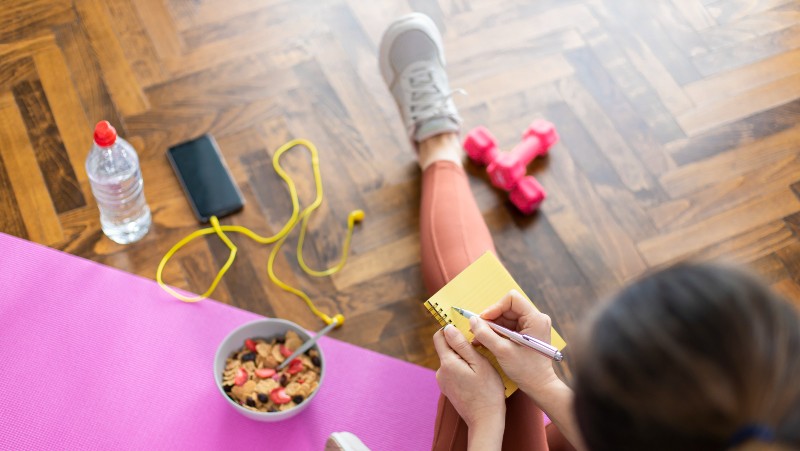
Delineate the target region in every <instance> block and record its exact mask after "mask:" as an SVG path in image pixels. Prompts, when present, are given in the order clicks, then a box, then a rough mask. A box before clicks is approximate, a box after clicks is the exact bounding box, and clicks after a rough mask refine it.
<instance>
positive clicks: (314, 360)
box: [311, 356, 322, 368]
mask: <svg viewBox="0 0 800 451" xmlns="http://www.w3.org/2000/svg"><path fill="white" fill-rule="evenodd" d="M311 363H313V364H314V366H316V367H317V368H319V367H320V366H322V361H321V360H320V359H319V357H318V356H314V357H311Z"/></svg>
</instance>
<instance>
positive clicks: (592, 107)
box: [0, 0, 800, 368]
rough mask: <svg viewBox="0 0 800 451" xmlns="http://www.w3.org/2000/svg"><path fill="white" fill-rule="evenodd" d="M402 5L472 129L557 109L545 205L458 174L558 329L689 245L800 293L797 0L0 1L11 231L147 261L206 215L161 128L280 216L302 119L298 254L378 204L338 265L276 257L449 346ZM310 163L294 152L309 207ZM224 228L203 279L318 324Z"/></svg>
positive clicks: (260, 209)
mask: <svg viewBox="0 0 800 451" xmlns="http://www.w3.org/2000/svg"><path fill="white" fill-rule="evenodd" d="M411 10H418V11H422V12H425V13H427V14H429V15H430V16H431V17H432V18H433V19H434V20H435V22H436V23H437V24H438V25H439V27H440V29H442V31H443V34H444V36H445V45H446V49H447V55H448V64H449V68H448V70H449V73H450V76H451V84H452V85H453V86H455V87H460V88H464V89H465V90H467V91H468V92H469V96H467V97H460V98H458V99H457V104H458V105H459V107H460V111H461V113H462V115H463V116H464V119H465V127H472V126H476V125H478V124H485V125H487V126H488V127H489V128H490V129H492V130H493V132H494V134H495V135H496V136H497V137H498V139H499V140H500V142H501V144H502V146H503V147H504V148H510V147H511V146H512V145H513V144H514V143H515V142H516V141H517V139H518V136H519V134H520V132H521V131H522V130H523V128H524V127H525V126H526V125H527V124H528V123H529V122H530V121H531V120H532V119H533V118H536V117H545V118H548V119H549V120H551V121H553V122H555V123H556V124H557V127H558V128H559V131H560V134H561V136H562V141H561V143H560V144H558V145H557V147H555V148H554V149H553V151H552V153H551V156H550V157H549V159H547V160H546V161H545V162H543V163H540V164H539V165H537V166H536V167H534V168H533V170H532V171H533V173H534V174H535V175H536V176H537V177H538V178H539V180H540V182H541V183H542V184H543V185H544V186H545V188H546V189H547V190H548V193H549V198H548V200H547V201H546V202H545V203H544V205H543V207H542V209H541V212H540V213H539V214H537V215H536V216H534V217H531V218H526V217H522V216H520V215H518V214H516V213H515V212H514V210H513V208H512V207H511V206H510V204H509V202H508V201H507V199H506V196H505V195H504V194H502V193H499V192H497V191H495V190H493V189H492V188H490V186H489V185H488V183H487V179H486V177H485V176H484V175H482V174H481V171H480V170H479V169H478V168H475V167H470V168H469V172H470V174H471V183H472V188H473V190H474V193H475V195H476V197H477V199H478V202H479V205H480V207H481V209H482V211H483V212H484V215H485V218H486V220H487V222H488V223H489V225H490V228H491V230H492V232H493V233H494V236H495V238H496V244H497V248H498V251H499V253H500V255H501V258H502V259H503V260H504V261H505V262H506V264H507V266H508V267H509V269H510V271H511V272H512V273H513V274H514V276H515V277H516V278H517V279H518V280H519V282H520V284H521V285H522V287H523V288H524V289H525V290H526V291H527V293H528V294H529V295H530V296H532V297H533V298H534V299H535V300H536V301H537V304H538V305H539V306H540V307H541V308H542V309H544V310H546V311H547V312H549V313H550V314H551V316H552V317H553V319H554V323H555V325H556V327H557V328H559V330H560V331H562V332H563V334H564V335H565V336H566V338H567V340H568V341H569V338H570V336H572V335H573V334H574V332H575V330H576V328H577V327H578V325H579V321H580V319H581V317H583V316H584V315H585V313H586V311H587V309H588V308H590V307H591V306H592V305H594V304H595V303H596V302H597V300H598V299H600V298H602V297H603V296H606V295H608V294H609V293H611V292H613V291H614V290H616V289H618V288H619V287H620V286H622V285H623V284H624V283H625V282H626V281H628V280H630V279H632V278H635V277H636V276H638V275H640V274H642V273H643V272H645V271H646V270H648V268H653V267H659V266H661V265H666V264H669V263H670V262H674V261H677V260H680V259H684V258H695V259H717V258H722V259H727V260H734V261H738V262H743V263H746V264H749V265H751V266H752V267H753V268H754V270H755V271H757V272H758V273H760V274H761V275H763V276H764V277H765V278H766V280H767V281H768V282H769V283H770V284H772V286H773V287H775V288H776V289H777V290H779V291H781V292H783V293H785V294H786V295H787V296H789V297H790V298H792V299H793V300H794V301H795V302H798V303H800V257H798V251H800V241H798V233H800V151H798V149H799V148H800V1H797V0H671V1H670V0H657V1H655V0H654V1H633V0H631V1H620V0H537V1H533V0H451V1H448V0H439V1H438V2H436V1H420V0H409V1H407V2H404V1H380V2H372V1H361V0H330V1H319V0H237V1H231V0H2V1H0V231H2V232H5V233H9V234H13V235H16V236H19V237H23V238H27V239H29V240H31V241H35V242H38V243H42V244H45V245H48V246H51V247H54V248H56V249H62V250H64V251H66V252H70V253H73V254H76V255H80V256H82V257H86V258H89V259H92V260H95V261H98V262H101V263H104V264H107V265H111V266H114V267H118V268H121V269H123V270H126V271H130V272H133V273H136V274H140V275H142V276H144V277H148V278H154V275H155V268H156V265H157V263H158V261H159V259H160V258H161V256H162V255H163V254H164V253H165V252H166V251H167V250H168V249H169V248H170V247H171V246H172V245H173V244H174V243H175V242H176V241H178V240H179V239H180V238H181V237H183V236H185V235H187V234H188V233H189V232H191V231H193V230H195V229H196V228H197V227H198V224H197V223H196V221H195V219H194V217H193V216H192V213H191V211H190V208H189V206H188V204H187V202H186V200H185V198H184V195H183V193H182V191H181V189H180V186H179V185H178V182H177V180H176V178H175V177H174V175H173V174H172V170H171V168H170V166H169V165H168V163H167V159H166V158H165V151H166V149H167V148H168V147H169V146H171V145H174V144H177V143H179V142H182V141H185V140H187V139H190V138H193V137H196V136H198V135H201V134H203V133H206V132H209V133H212V134H213V135H214V136H215V137H216V138H217V140H218V142H219V144H220V146H221V149H222V152H223V154H224V156H225V158H226V160H227V163H228V164H229V166H230V167H231V169H232V172H233V174H234V176H235V178H236V181H237V182H238V184H239V186H240V187H241V189H242V191H243V192H244V195H245V197H246V201H247V206H246V208H245V210H244V211H243V212H242V213H240V214H238V215H236V216H233V217H230V218H227V219H226V220H225V221H223V222H225V223H228V224H243V225H246V226H249V227H251V228H253V229H254V230H256V231H258V232H261V233H263V234H272V233H274V232H275V231H277V229H278V228H279V227H280V226H281V225H282V224H283V223H284V222H285V221H286V219H287V218H288V215H289V212H290V204H289V202H288V195H287V194H286V189H285V187H284V186H283V185H282V183H281V181H280V179H279V178H278V177H277V175H275V174H274V173H273V171H272V167H271V157H272V154H273V152H274V151H275V150H276V149H277V148H278V146H280V145H281V144H283V143H284V142H286V141H288V140H289V139H291V138H294V137H305V138H308V139H311V140H312V141H314V142H315V143H316V144H317V146H318V147H319V148H320V151H321V166H322V171H323V178H324V180H323V184H324V187H325V192H326V195H327V197H326V202H325V204H324V205H323V207H322V208H321V210H320V212H319V214H317V215H316V216H315V217H314V219H313V220H312V222H311V230H312V231H311V234H310V239H309V242H308V246H307V248H306V259H307V260H308V261H309V262H310V263H311V264H313V265H314V266H317V267H320V266H323V265H326V264H330V263H333V262H335V261H336V260H337V259H338V256H339V252H340V249H341V239H342V237H343V233H344V224H345V221H346V217H347V212H348V211H350V210H351V209H354V208H363V209H364V210H365V211H366V214H367V216H366V220H365V222H364V223H363V225H361V226H359V227H358V229H357V231H356V234H355V236H354V241H353V252H352V256H351V258H350V261H349V263H348V264H347V266H346V267H345V269H344V271H342V272H341V273H339V274H337V275H335V276H334V277H332V278H328V279H311V278H309V277H307V276H306V275H305V274H303V273H302V272H301V271H300V270H299V268H298V266H297V263H296V261H295V259H294V250H293V241H292V240H290V241H289V243H288V245H287V246H286V247H285V252H283V254H282V255H281V256H280V258H279V260H278V262H277V266H276V270H277V272H278V274H279V275H281V277H283V278H284V279H286V280H287V281H289V282H290V283H292V284H295V285H297V286H299V287H302V288H303V289H304V290H307V291H308V292H309V293H311V294H312V296H313V297H314V299H315V300H316V301H317V303H318V304H319V306H320V307H321V308H322V309H323V310H325V311H327V312H331V313H333V312H338V311H341V312H343V313H344V315H345V316H346V317H347V318H348V322H347V324H346V325H345V327H343V328H342V329H341V330H338V331H335V332H334V334H333V336H335V337H337V338H339V339H342V340H346V341H348V342H351V343H355V344H357V345H361V346H365V347H368V348H371V349H375V350H377V351H379V352H382V353H385V354H389V355H393V356H397V357H400V358H402V359H406V360H409V361H412V362H416V363H419V364H422V365H427V366H430V367H433V368H435V367H436V366H437V363H438V362H437V360H436V358H435V354H434V351H433V348H432V346H431V344H430V336H431V334H432V333H433V332H434V331H435V329H436V325H435V324H434V322H433V321H432V320H431V319H430V318H429V317H428V316H427V313H426V312H425V310H424V309H423V307H422V306H421V301H422V300H423V299H424V298H425V293H424V290H423V287H422V283H421V276H420V268H419V249H418V246H419V241H418V230H417V221H418V216H419V213H418V208H419V200H418V198H419V179H420V174H419V170H418V169H417V168H416V166H415V163H414V153H413V151H412V150H411V148H410V146H409V145H408V142H407V140H406V138H405V134H404V131H403V127H402V125H401V122H400V120H399V117H398V114H397V112H396V109H395V106H394V104H393V101H392V98H391V96H390V94H389V93H388V91H387V89H386V88H385V87H384V85H383V82H382V80H381V78H380V74H379V71H378V69H377V60H376V58H377V43H378V42H379V39H380V36H381V33H382V31H383V30H384V28H385V27H386V25H387V24H388V23H389V22H390V21H391V19H393V18H395V17H397V16H398V15H400V14H403V13H407V12H410V11H411ZM101 119H107V120H110V121H111V122H112V123H113V124H114V125H115V126H116V127H117V129H118V130H119V132H120V134H121V136H123V137H125V138H127V139H128V140H129V141H131V142H132V143H133V144H134V146H135V147H136V148H137V149H138V151H139V154H140V158H141V162H142V170H143V174H144V180H145V192H146V196H147V199H148V201H149V203H150V206H151V208H152V209H153V214H154V226H153V228H152V230H151V231H150V233H149V234H148V235H147V237H146V238H145V239H144V240H143V241H141V242H139V243H137V244H134V245H130V246H119V245H116V244H114V243H112V242H111V241H109V240H108V239H107V238H105V237H104V236H103V235H102V233H101V231H100V225H99V218H98V212H97V209H96V205H95V202H94V199H93V198H92V194H91V192H90V188H89V185H88V182H87V176H86V172H85V170H84V166H83V163H84V161H85V158H86V155H87V152H88V150H89V147H90V145H91V140H92V138H91V135H92V129H93V125H94V123H96V122H97V121H98V120H101ZM308 162H309V159H308V157H307V155H306V154H304V153H302V152H299V153H297V154H293V155H290V156H289V157H288V158H287V163H286V165H287V167H289V168H290V170H291V172H292V174H293V175H294V176H295V177H296V178H299V179H300V183H299V189H300V197H301V199H303V200H304V202H306V204H307V203H308V202H309V199H311V198H312V196H313V194H314V193H313V183H312V181H311V179H310V176H309V173H310V172H309V169H308ZM234 239H235V240H236V242H237V244H238V245H239V247H240V255H239V257H238V260H237V261H236V263H235V265H234V267H233V268H232V270H231V271H230V272H229V274H228V275H227V276H226V278H225V279H224V281H223V283H222V284H221V285H220V287H219V289H218V290H217V292H216V293H215V296H214V297H215V298H217V299H219V300H221V301H223V302H227V303H230V304H233V305H236V306H239V307H242V308H244V309H247V310H251V311H254V312H258V313H261V314H264V315H277V316H279V317H284V318H287V319H291V320H293V321H296V322H298V323H300V324H301V325H303V326H306V327H308V328H311V329H317V328H320V327H321V326H322V324H321V322H320V321H319V320H318V319H317V318H316V317H315V316H313V315H312V314H311V313H310V312H309V311H308V309H307V308H306V307H305V306H304V304H303V303H302V302H301V301H299V300H298V299H296V298H294V297H293V296H292V295H289V294H287V293H284V292H282V291H281V290H279V289H278V288H277V287H276V286H274V285H272V284H271V283H270V282H269V280H268V278H267V276H266V256H267V253H268V251H267V249H266V248H265V247H262V246H258V245H255V244H254V243H252V242H249V241H248V240H246V239H240V238H238V237H237V238H234ZM227 255H228V252H227V249H226V248H225V246H224V245H222V244H221V243H219V242H218V241H216V240H214V239H208V240H206V241H203V240H198V241H197V242H195V243H193V244H192V245H191V246H189V247H188V248H187V249H186V250H185V251H184V252H182V253H181V254H179V256H178V257H176V258H175V259H174V260H173V262H172V264H171V265H170V266H169V267H168V268H167V273H166V278H167V280H168V281H170V282H171V283H172V284H174V285H176V286H179V287H183V288H187V289H191V290H194V291H203V290H204V289H205V287H207V286H208V284H209V283H210V281H211V279H212V277H213V275H214V274H215V273H216V271H217V269H218V268H219V266H220V265H221V264H222V262H224V260H225V259H226V258H227ZM0 258H2V256H0ZM176 302H177V301H176ZM187 308H188V307H187Z"/></svg>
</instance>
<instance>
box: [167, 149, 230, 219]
mask: <svg viewBox="0 0 800 451" xmlns="http://www.w3.org/2000/svg"><path fill="white" fill-rule="evenodd" d="M167 158H168V159H169V161H170V163H171V164H172V168H173V169H174V170H175V173H176V174H177V175H178V180H180V182H181V185H182V186H183V190H184V191H185V192H186V196H187V197H188V198H189V203H190V204H191V205H192V209H193V210H194V214H195V216H197V219H198V220H199V221H200V222H208V220H209V218H211V216H217V217H223V216H225V215H229V214H231V213H234V212H236V211H239V210H241V209H242V207H243V206H244V200H243V198H242V194H241V192H239V188H237V186H236V183H234V181H233V177H231V174H230V171H228V168H227V167H226V166H225V162H224V161H223V160H222V154H221V153H220V152H219V148H218V147H217V143H216V142H215V141H214V138H212V137H211V136H209V135H204V136H201V137H199V138H197V139H195V140H192V141H189V142H185V143H183V144H178V145H177V146H174V147H170V148H169V150H168V151H167Z"/></svg>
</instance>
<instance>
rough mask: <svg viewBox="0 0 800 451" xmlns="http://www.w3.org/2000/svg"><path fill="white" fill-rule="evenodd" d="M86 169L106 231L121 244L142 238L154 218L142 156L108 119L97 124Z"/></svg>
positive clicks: (107, 234)
mask: <svg viewBox="0 0 800 451" xmlns="http://www.w3.org/2000/svg"><path fill="white" fill-rule="evenodd" d="M86 172H87V174H89V182H90V183H91V185H92V193H93V194H94V197H95V199H97V207H98V208H99V209H100V226H101V227H102V228H103V233H105V234H106V236H108V237H109V238H111V239H112V240H113V241H115V242H117V243H120V244H128V243H133V242H134V241H138V240H140V239H141V238H142V237H143V236H144V235H145V234H146V233H147V231H148V230H149V229H150V224H151V222H152V218H151V217H150V207H148V206H147V202H146V201H145V199H144V182H143V181H142V172H141V170H140V169H139V157H138V156H137V155H136V150H134V149H133V146H131V145H130V144H129V143H128V142H127V141H125V140H124V139H122V138H120V137H118V136H117V131H116V130H115V129H114V127H112V126H111V124H110V123H109V122H108V121H100V122H98V123H97V125H96V126H95V129H94V145H93V146H92V150H91V151H90V152H89V156H88V157H87V158H86Z"/></svg>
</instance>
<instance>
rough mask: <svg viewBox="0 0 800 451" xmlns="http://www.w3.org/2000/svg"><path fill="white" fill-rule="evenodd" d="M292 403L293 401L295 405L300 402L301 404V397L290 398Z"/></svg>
mask: <svg viewBox="0 0 800 451" xmlns="http://www.w3.org/2000/svg"><path fill="white" fill-rule="evenodd" d="M292 401H294V403H295V404H300V403H301V402H303V395H294V396H292Z"/></svg>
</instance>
